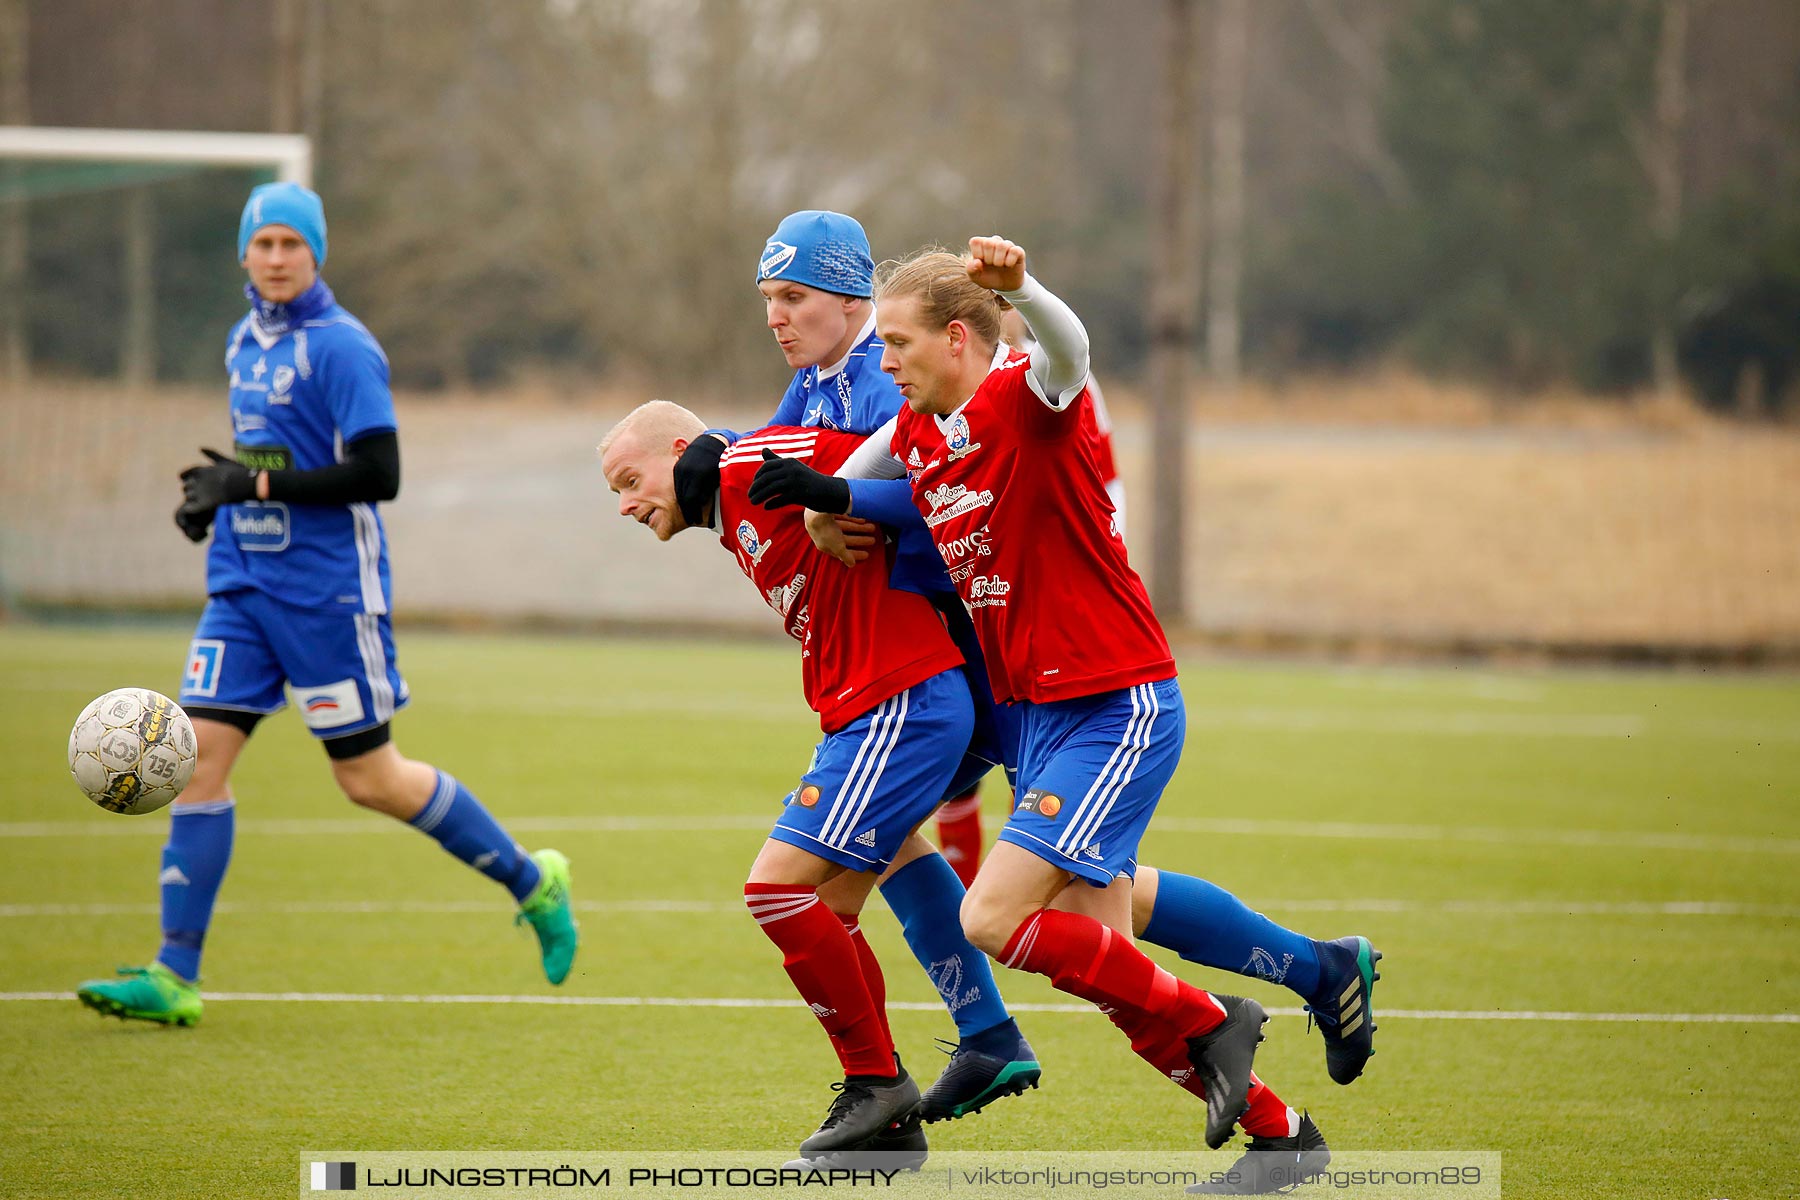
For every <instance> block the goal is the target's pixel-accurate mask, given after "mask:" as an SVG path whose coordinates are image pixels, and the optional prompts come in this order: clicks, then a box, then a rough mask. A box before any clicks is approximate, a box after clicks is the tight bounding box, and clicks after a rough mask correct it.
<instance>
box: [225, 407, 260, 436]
mask: <svg viewBox="0 0 1800 1200" xmlns="http://www.w3.org/2000/svg"><path fill="white" fill-rule="evenodd" d="M268 427H269V418H267V417H265V416H263V415H262V414H261V413H250V412H239V411H238V410H236V409H233V410H232V413H231V432H232V433H255V432H256V431H257V430H259V429H267V428H268Z"/></svg>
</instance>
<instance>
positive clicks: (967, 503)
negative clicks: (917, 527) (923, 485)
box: [925, 483, 994, 527]
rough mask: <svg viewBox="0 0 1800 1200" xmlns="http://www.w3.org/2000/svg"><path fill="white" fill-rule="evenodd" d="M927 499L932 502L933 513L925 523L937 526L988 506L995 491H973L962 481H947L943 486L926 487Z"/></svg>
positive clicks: (992, 499)
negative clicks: (961, 482)
mask: <svg viewBox="0 0 1800 1200" xmlns="http://www.w3.org/2000/svg"><path fill="white" fill-rule="evenodd" d="M925 499H927V500H929V501H930V502H931V514H930V515H929V516H927V517H926V518H925V524H926V525H927V526H929V527H936V526H938V525H942V524H943V523H944V522H945V521H951V520H955V519H956V518H957V517H960V516H962V515H963V514H964V513H972V512H974V511H975V510H976V509H978V508H986V507H987V506H988V505H990V504H992V503H993V502H994V493H992V492H971V491H970V490H969V489H968V488H966V487H964V486H963V485H962V484H960V483H946V484H944V485H943V486H942V487H935V488H927V489H925Z"/></svg>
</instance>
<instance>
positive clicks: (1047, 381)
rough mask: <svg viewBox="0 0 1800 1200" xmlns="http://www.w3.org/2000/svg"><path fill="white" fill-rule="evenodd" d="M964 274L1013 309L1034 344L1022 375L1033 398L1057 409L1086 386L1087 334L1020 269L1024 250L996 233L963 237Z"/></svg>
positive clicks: (1077, 319) (1051, 294)
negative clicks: (965, 243) (966, 244)
mask: <svg viewBox="0 0 1800 1200" xmlns="http://www.w3.org/2000/svg"><path fill="white" fill-rule="evenodd" d="M963 269H964V270H966V271H968V273H969V278H970V279H972V280H974V281H975V282H976V283H979V284H980V285H981V286H983V287H985V288H990V289H992V290H993V291H995V292H997V293H998V294H999V295H1000V298H1001V299H1003V300H1005V301H1006V302H1007V303H1008V304H1010V305H1012V306H1013V307H1014V308H1016V309H1018V310H1019V315H1020V316H1021V317H1023V318H1024V319H1025V324H1026V325H1027V326H1028V327H1029V328H1030V329H1031V336H1032V337H1033V339H1035V340H1036V342H1037V345H1035V346H1034V347H1032V350H1031V369H1030V371H1029V373H1028V374H1027V376H1026V378H1027V379H1029V380H1030V381H1031V390H1032V391H1033V392H1035V393H1036V394H1037V396H1038V399H1040V400H1042V401H1043V402H1044V403H1045V404H1047V405H1049V406H1050V407H1051V408H1053V409H1055V410H1056V411H1057V412H1061V411H1063V410H1064V409H1066V408H1067V407H1068V406H1069V405H1070V404H1072V403H1074V401H1075V397H1077V396H1079V395H1080V394H1081V389H1082V388H1083V387H1085V386H1086V385H1087V377H1088V336H1087V330H1086V328H1084V327H1083V326H1082V324H1081V318H1080V317H1077V316H1076V315H1075V312H1074V310H1073V309H1071V308H1070V307H1069V306H1068V305H1067V304H1065V303H1063V301H1062V299H1061V298H1060V297H1058V296H1057V295H1056V294H1055V293H1054V292H1052V291H1050V289H1049V288H1046V287H1045V286H1044V285H1043V284H1041V283H1039V282H1038V281H1037V280H1036V279H1033V278H1032V277H1031V276H1030V275H1029V274H1027V273H1026V270H1025V251H1024V249H1023V248H1021V247H1020V246H1018V245H1016V244H1014V243H1012V242H1009V241H1007V240H1006V239H1005V238H1001V237H985V238H970V239H969V254H968V257H966V258H965V259H963Z"/></svg>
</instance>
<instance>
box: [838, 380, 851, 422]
mask: <svg viewBox="0 0 1800 1200" xmlns="http://www.w3.org/2000/svg"><path fill="white" fill-rule="evenodd" d="M837 394H838V402H839V403H840V404H842V405H843V406H844V428H845V429H848V428H850V423H851V421H852V417H851V412H852V409H851V404H850V372H849V371H839V372H838V374H837Z"/></svg>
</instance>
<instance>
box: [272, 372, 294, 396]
mask: <svg viewBox="0 0 1800 1200" xmlns="http://www.w3.org/2000/svg"><path fill="white" fill-rule="evenodd" d="M293 386H294V368H292V367H276V368H275V374H273V375H271V376H270V377H269V403H270V404H291V403H292V402H293V397H292V396H290V395H288V389H289V388H291V387H293Z"/></svg>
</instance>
